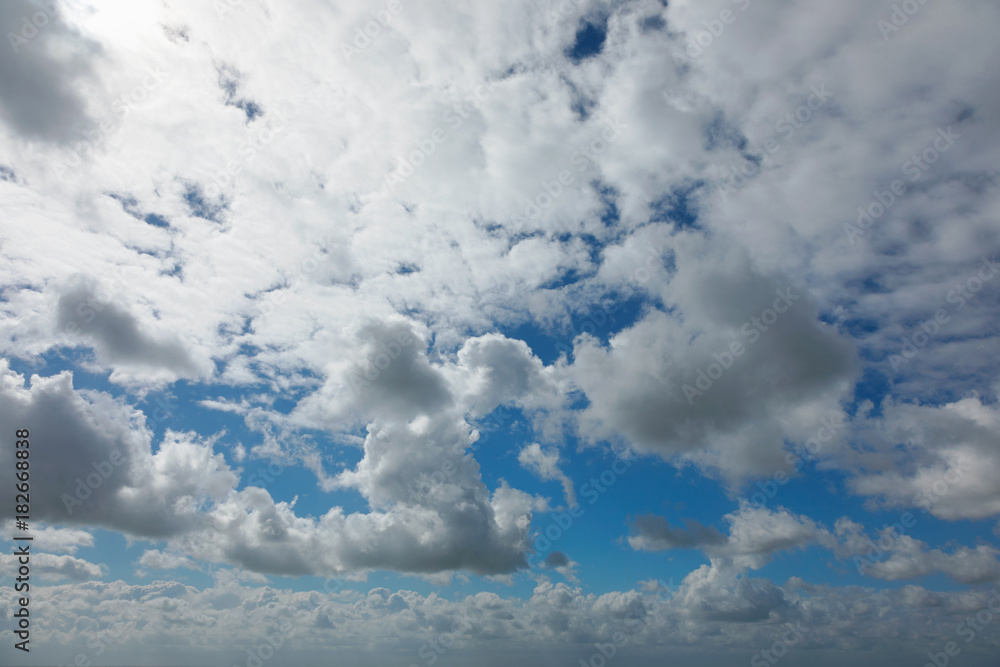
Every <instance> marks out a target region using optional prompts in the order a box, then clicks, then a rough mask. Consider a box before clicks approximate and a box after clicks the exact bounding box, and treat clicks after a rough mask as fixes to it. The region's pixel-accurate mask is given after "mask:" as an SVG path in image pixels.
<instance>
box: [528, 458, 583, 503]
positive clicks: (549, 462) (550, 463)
mask: <svg viewBox="0 0 1000 667" xmlns="http://www.w3.org/2000/svg"><path fill="white" fill-rule="evenodd" d="M517 460H518V462H519V463H520V464H521V465H522V466H523V467H524V468H525V469H527V470H530V471H531V472H532V473H534V474H535V475H537V476H538V477H539V478H540V479H544V480H554V481H557V482H560V483H561V484H562V486H563V492H564V493H565V494H566V502H567V503H568V504H569V506H570V507H576V489H575V488H574V487H573V480H571V479H570V478H569V477H568V476H567V475H566V473H564V472H563V471H562V470H561V469H560V468H559V452H558V451H557V450H555V449H549V450H543V449H542V446H541V445H540V444H538V443H537V442H533V443H531V444H529V445H525V447H524V448H523V449H522V450H521V451H520V453H518V455H517Z"/></svg>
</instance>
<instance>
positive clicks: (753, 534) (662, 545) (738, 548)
mask: <svg viewBox="0 0 1000 667" xmlns="http://www.w3.org/2000/svg"><path fill="white" fill-rule="evenodd" d="M723 518H724V519H725V520H726V521H727V522H728V523H729V534H728V535H723V534H722V533H721V532H719V531H718V530H716V529H715V528H713V527H706V526H704V525H702V524H701V523H699V522H697V521H694V520H685V522H684V527H683V528H680V527H674V526H671V525H670V524H669V523H668V522H667V521H666V519H664V518H663V517H658V516H641V517H638V518H637V519H635V521H634V522H633V523H632V533H633V534H632V535H630V536H629V537H628V543H629V546H631V547H632V548H633V549H635V550H637V551H661V550H665V549H700V550H702V551H704V552H705V553H706V554H708V555H709V556H712V557H718V558H738V559H740V562H743V563H745V564H747V565H748V566H750V567H752V568H754V569H757V568H760V567H762V566H763V565H764V564H765V563H767V562H768V561H769V560H770V557H771V555H772V554H774V553H777V552H779V551H787V550H789V549H797V548H802V547H805V546H808V545H810V544H822V545H824V546H828V547H832V546H834V544H835V540H834V537H833V536H832V535H831V534H830V532H829V531H827V530H826V529H825V528H823V527H821V526H819V525H817V524H816V522H814V521H813V520H812V519H809V518H808V517H806V516H802V515H798V516H796V515H795V514H792V513H791V512H789V511H788V510H787V509H784V508H778V509H775V510H771V509H769V508H766V507H753V506H751V505H750V504H749V503H745V502H744V503H743V504H741V506H740V509H739V510H737V511H736V512H732V513H730V514H727V515H725V516H724V517H723Z"/></svg>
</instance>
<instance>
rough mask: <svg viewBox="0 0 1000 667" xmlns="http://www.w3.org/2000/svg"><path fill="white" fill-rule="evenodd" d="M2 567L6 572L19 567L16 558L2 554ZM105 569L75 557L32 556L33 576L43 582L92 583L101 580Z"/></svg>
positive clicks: (0, 560)
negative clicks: (62, 580)
mask: <svg viewBox="0 0 1000 667" xmlns="http://www.w3.org/2000/svg"><path fill="white" fill-rule="evenodd" d="M0 566H2V567H3V569H4V571H5V572H15V571H17V567H18V559H17V557H16V556H11V555H6V554H0ZM105 569H106V568H105V567H103V566H101V565H95V564H94V563H91V562H89V561H86V560H83V559H82V558H76V557H74V556H57V555H55V554H47V553H32V554H31V575H32V576H38V577H40V578H42V579H43V580H46V579H48V580H56V581H58V580H60V579H68V580H69V581H92V580H96V579H100V578H101V577H102V576H103V574H104V571H105Z"/></svg>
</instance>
